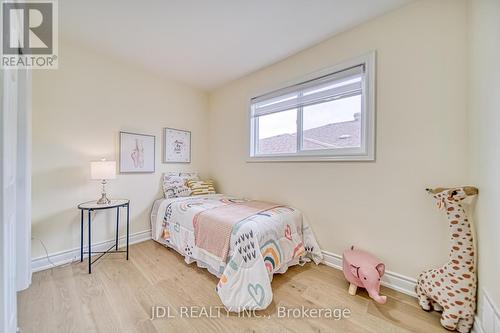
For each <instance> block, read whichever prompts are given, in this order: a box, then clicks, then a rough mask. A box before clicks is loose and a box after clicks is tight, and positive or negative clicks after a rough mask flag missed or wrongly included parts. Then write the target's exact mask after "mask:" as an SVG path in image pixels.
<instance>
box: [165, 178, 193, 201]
mask: <svg viewBox="0 0 500 333" xmlns="http://www.w3.org/2000/svg"><path fill="white" fill-rule="evenodd" d="M195 179H198V173H196V172H190V173H188V172H183V173H179V172H168V173H166V174H164V175H163V195H164V196H165V198H166V199H168V198H179V197H188V196H190V195H191V189H190V188H189V187H188V186H187V185H186V182H187V181H188V180H195Z"/></svg>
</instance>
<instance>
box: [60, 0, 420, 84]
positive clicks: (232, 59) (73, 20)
mask: <svg viewBox="0 0 500 333" xmlns="http://www.w3.org/2000/svg"><path fill="white" fill-rule="evenodd" d="M411 1H412V0H251V1H250V0H147V1H146V0H143V1H140V0H106V1H103V0H85V1H82V0H64V1H59V12H60V14H59V17H60V21H59V32H60V34H61V35H62V36H63V38H65V39H70V40H72V41H75V42H77V43H82V44H83V45H85V46H87V47H92V48H99V49H100V50H102V51H103V52H105V53H107V54H109V55H112V56H115V57H119V58H121V59H122V60H124V61H126V62H128V63H130V64H136V65H138V66H141V67H143V68H145V69H146V70H149V71H154V72H156V73H157V74H159V75H164V76H167V77H169V78H172V79H175V80H178V81H181V82H185V83H187V84H189V85H191V86H194V87H197V88H200V89H203V90H212V89H214V88H216V87H219V86H221V85H223V84H225V83H227V82H229V81H231V80H233V79H236V78H239V77H241V76H244V75H246V74H248V73H251V72H253V71H255V70H258V69H260V68H262V67H265V66H267V65H270V64H272V63H274V62H277V61H279V60H282V59H284V58H286V57H288V56H290V55H292V54H294V53H296V52H298V51H300V50H303V49H305V48H308V47H310V46H311V45H314V44H316V43H318V42H320V41H322V40H324V39H326V38H328V37H330V36H332V35H334V34H336V33H338V32H341V31H343V30H346V29H349V28H351V27H353V26H355V25H357V24H360V23H362V22H364V21H367V20H369V19H371V18H373V17H375V16H378V15H380V14H382V13H384V12H387V11H389V10H392V9H394V8H397V7H399V6H401V5H404V4H406V3H409V2H411Z"/></svg>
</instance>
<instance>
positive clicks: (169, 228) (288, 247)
mask: <svg viewBox="0 0 500 333" xmlns="http://www.w3.org/2000/svg"><path fill="white" fill-rule="evenodd" d="M245 201H248V200H246V199H238V198H233V197H228V196H225V195H220V194H215V195H204V196H194V197H184V198H174V199H165V200H163V201H162V202H161V203H159V204H158V205H155V206H158V207H156V208H157V209H158V211H157V212H156V213H155V212H153V214H154V216H156V220H154V219H152V224H153V225H152V230H153V238H154V239H155V240H156V241H158V242H161V243H162V244H165V245H167V246H169V247H172V248H174V249H175V250H177V251H178V252H179V253H181V254H182V255H184V257H185V260H186V262H188V263H191V262H194V261H195V262H197V264H198V266H200V267H204V268H207V269H208V270H209V271H210V272H211V273H213V274H215V275H216V276H218V277H219V278H220V280H219V283H218V284H217V287H216V290H217V293H218V295H219V297H220V299H221V301H222V303H223V304H224V306H225V307H226V308H227V309H228V310H229V311H234V312H240V311H243V310H250V309H253V310H260V309H265V308H266V307H267V306H268V305H269V304H270V303H271V301H272V298H273V294H272V289H271V281H272V277H273V274H275V273H284V272H285V271H286V270H287V269H288V267H289V266H292V265H296V264H302V263H304V262H307V261H309V260H310V259H312V260H313V261H314V262H316V263H319V262H321V260H322V255H321V250H320V249H319V246H318V244H317V242H316V239H315V237H314V235H313V233H312V230H311V229H310V227H309V226H308V225H307V223H306V222H305V221H304V218H303V216H302V213H301V212H300V211H299V210H297V209H294V208H291V207H286V206H280V207H275V208H272V209H269V210H266V211H262V212H259V213H257V214H255V215H252V216H250V217H247V218H245V219H243V220H241V221H239V222H237V223H236V224H235V225H234V227H233V230H232V233H231V236H230V237H231V239H230V248H229V254H228V256H227V259H226V261H224V262H223V261H221V259H220V258H218V257H216V256H214V255H212V254H211V253H209V252H207V251H205V250H203V249H201V248H198V247H197V246H196V245H195V239H194V228H193V219H194V217H195V216H196V215H197V214H199V213H200V212H203V211H205V210H208V209H213V208H216V207H221V206H224V205H228V204H232V203H242V202H245ZM152 216H153V215H152Z"/></svg>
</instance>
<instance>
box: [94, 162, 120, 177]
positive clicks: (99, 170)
mask: <svg viewBox="0 0 500 333" xmlns="http://www.w3.org/2000/svg"><path fill="white" fill-rule="evenodd" d="M115 178H116V161H93V162H90V179H93V180H103V179H115Z"/></svg>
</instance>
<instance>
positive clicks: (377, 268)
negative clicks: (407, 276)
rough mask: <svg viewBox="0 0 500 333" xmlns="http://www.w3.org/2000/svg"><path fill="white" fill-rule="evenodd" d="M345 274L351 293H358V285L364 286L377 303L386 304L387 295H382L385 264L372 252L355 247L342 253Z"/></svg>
mask: <svg viewBox="0 0 500 333" xmlns="http://www.w3.org/2000/svg"><path fill="white" fill-rule="evenodd" d="M342 262H343V271H344V276H345V278H346V279H347V281H349V283H350V285H349V294H351V295H353V296H354V295H356V291H357V289H358V287H363V288H365V289H366V291H367V292H368V295H370V297H371V298H373V299H374V300H375V301H376V302H377V303H380V304H384V303H385V302H386V301H387V296H380V295H379V292H380V279H381V278H382V276H383V275H384V272H385V265H384V264H383V263H382V262H380V260H378V259H377V258H375V257H374V256H373V255H371V254H370V253H368V252H366V251H363V250H358V249H356V250H355V249H354V246H352V247H351V249H350V250H347V251H345V252H344V254H343V255H342Z"/></svg>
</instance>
